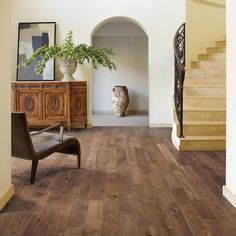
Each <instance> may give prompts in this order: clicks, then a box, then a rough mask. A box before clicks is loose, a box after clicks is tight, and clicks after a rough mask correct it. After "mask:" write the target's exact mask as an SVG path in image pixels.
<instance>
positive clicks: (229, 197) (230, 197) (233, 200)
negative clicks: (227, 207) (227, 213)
mask: <svg viewBox="0 0 236 236" xmlns="http://www.w3.org/2000/svg"><path fill="white" fill-rule="evenodd" d="M222 190H223V196H224V197H225V198H226V199H227V200H228V201H229V202H230V203H231V204H232V205H233V206H234V207H235V208H236V195H235V194H233V193H232V192H231V191H230V190H229V189H228V188H227V187H226V186H225V185H224V186H223V187H222Z"/></svg>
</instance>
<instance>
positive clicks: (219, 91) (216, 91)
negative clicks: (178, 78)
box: [184, 87, 226, 97]
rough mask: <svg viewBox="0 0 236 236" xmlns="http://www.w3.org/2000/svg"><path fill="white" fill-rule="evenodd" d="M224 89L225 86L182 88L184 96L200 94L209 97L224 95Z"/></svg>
mask: <svg viewBox="0 0 236 236" xmlns="http://www.w3.org/2000/svg"><path fill="white" fill-rule="evenodd" d="M225 94H226V89H225V88H197V87H196V88H189V87H187V88H184V97H186V96H202V97H211V96H218V97H220V96H222V97H225Z"/></svg>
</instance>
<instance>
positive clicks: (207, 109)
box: [184, 108, 226, 112]
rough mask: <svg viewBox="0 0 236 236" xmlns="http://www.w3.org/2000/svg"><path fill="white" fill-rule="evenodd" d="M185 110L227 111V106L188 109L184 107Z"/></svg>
mask: <svg viewBox="0 0 236 236" xmlns="http://www.w3.org/2000/svg"><path fill="white" fill-rule="evenodd" d="M185 111H187V112H189V111H194V112H195V111H196V112H199V111H204V112H206V111H210V112H212V111H215V112H217V111H226V108H187V109H185V108H184V112H185Z"/></svg>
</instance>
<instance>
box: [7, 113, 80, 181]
mask: <svg viewBox="0 0 236 236" xmlns="http://www.w3.org/2000/svg"><path fill="white" fill-rule="evenodd" d="M11 125H12V135H11V152H12V156H13V157H17V158H21V159H26V160H30V161H32V167H31V176H30V183H31V184H33V183H34V181H35V175H36V172H37V166H38V161H39V160H41V159H43V158H45V157H47V156H49V155H51V154H52V153H54V152H59V153H66V154H75V155H76V156H77V161H78V168H80V155H81V149H80V143H79V141H78V140H77V139H76V138H74V137H71V136H66V135H63V126H60V133H56V134H55V133H47V132H46V131H48V130H49V129H51V128H55V127H56V126H59V125H60V124H55V125H52V126H50V127H48V128H45V129H43V130H41V131H35V132H31V133H30V132H29V128H28V124H27V120H26V115H25V113H22V112H13V113H12V114H11Z"/></svg>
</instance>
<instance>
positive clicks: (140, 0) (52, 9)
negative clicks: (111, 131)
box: [12, 0, 185, 125]
mask: <svg viewBox="0 0 236 236" xmlns="http://www.w3.org/2000/svg"><path fill="white" fill-rule="evenodd" d="M115 16H124V17H129V18H131V19H132V20H133V21H135V22H136V23H139V24H140V25H141V26H142V27H143V29H144V30H145V32H146V33H147V34H148V36H149V52H150V53H149V96H150V98H149V119H150V124H151V125H157V124H165V123H171V122H172V94H173V81H174V73H173V37H174V34H175V32H176V30H177V28H178V26H179V25H180V24H181V23H183V22H184V21H185V0H175V1H172V0H129V1H127V0H119V1H111V0H99V1H89V0H87V1H84V0H50V1H48V0H34V1H32V0H20V1H19V0H12V22H13V25H12V27H13V28H12V31H13V43H12V48H13V50H12V56H13V58H15V57H16V45H17V24H18V22H22V21H56V22H57V29H58V31H57V41H58V42H59V41H60V40H61V38H62V37H64V36H65V33H66V32H67V31H68V30H70V29H71V30H73V31H74V36H75V40H76V42H83V43H87V44H90V43H91V32H93V31H94V29H95V28H96V27H97V26H98V25H99V24H101V22H103V21H104V20H106V19H109V18H111V17H115ZM15 65H16V63H15V64H14V65H13V67H12V71H13V78H15ZM80 76H81V77H83V79H86V80H87V81H88V86H89V94H88V103H89V104H88V109H89V111H90V112H89V116H88V118H89V121H90V122H91V113H92V97H91V96H92V95H91V94H92V93H91V91H92V87H91V73H90V70H85V71H83V72H81V73H80Z"/></svg>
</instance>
